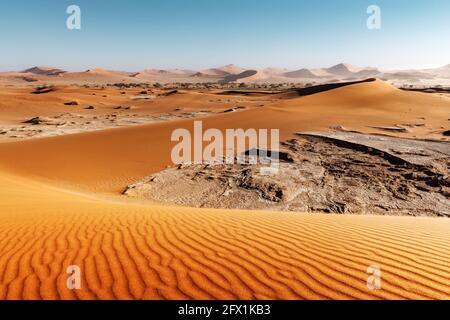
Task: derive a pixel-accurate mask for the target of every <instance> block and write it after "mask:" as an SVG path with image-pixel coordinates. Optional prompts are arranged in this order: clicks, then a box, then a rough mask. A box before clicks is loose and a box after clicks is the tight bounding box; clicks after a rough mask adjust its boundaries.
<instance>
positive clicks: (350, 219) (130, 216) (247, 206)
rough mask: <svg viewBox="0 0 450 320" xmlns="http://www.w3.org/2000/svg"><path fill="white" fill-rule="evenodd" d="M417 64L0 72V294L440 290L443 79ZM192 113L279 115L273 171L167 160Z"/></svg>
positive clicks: (257, 118) (214, 121)
mask: <svg viewBox="0 0 450 320" xmlns="http://www.w3.org/2000/svg"><path fill="white" fill-rule="evenodd" d="M447 69H449V68H447ZM447 69H445V70H447ZM445 70H444V69H442V70H441V71H440V72H441V73H439V75H440V77H441V78H445V79H447V80H448V79H449V78H450V77H449V76H448V75H447V74H444V71H445ZM325 72H328V75H326V74H325V75H324V73H325ZM333 72H334V74H332V73H333ZM416 73H417V72H411V73H410V74H409V75H408V76H407V77H406V80H405V76H404V74H401V76H402V77H401V81H404V83H403V84H402V85H401V86H400V85H398V83H396V81H397V80H395V79H392V77H395V73H393V72H391V73H384V74H381V73H380V72H379V71H378V70H374V69H368V70H361V69H357V70H355V69H352V68H351V67H350V66H348V65H343V64H342V65H338V66H335V67H333V68H329V69H328V70H326V71H324V70H322V71H321V73H319V72H317V71H309V70H298V71H287V70H274V69H270V70H269V69H267V70H264V71H253V70H243V69H241V68H238V67H236V66H231V65H230V66H225V67H222V68H214V69H209V70H206V71H205V70H203V71H196V72H188V71H184V70H172V71H163V70H159V71H155V70H150V71H146V72H142V73H138V74H131V73H124V72H114V71H108V70H102V69H92V70H89V71H86V72H78V73H66V72H63V71H61V70H59V69H52V68H32V69H29V70H26V71H24V72H14V73H3V74H0V299H288V300H290V299H293V300H294V299H449V298H450V249H449V248H450V209H449V207H450V203H449V202H450V201H449V197H450V180H449V179H450V178H449V171H450V170H449V164H450V145H449V143H450V137H449V130H450V93H449V92H450V90H446V89H445V86H444V87H442V86H436V85H435V84H432V85H430V83H429V82H430V81H431V80H430V79H433V76H432V74H431V73H430V74H429V77H426V79H425V80H424V82H423V85H421V86H417V85H415V86H405V85H406V84H408V83H417V81H419V80H418V79H417V77H418V75H417V74H416ZM422 73H423V72H422ZM427 74H428V73H427ZM449 75H450V73H449ZM303 78H305V79H306V80H304V81H303V80H302V79H303ZM289 79H290V80H289ZM413 80H414V81H413ZM288 81H290V82H288ZM398 81H400V80H398ZM396 84H397V85H396ZM198 120H201V121H202V123H203V126H204V127H205V128H217V129H219V130H226V129H227V128H242V129H249V128H256V129H279V130H280V140H281V146H282V148H281V152H282V153H283V155H285V156H284V157H283V159H282V161H281V167H280V176H278V178H277V177H273V178H270V177H268V178H260V177H258V176H257V173H255V172H254V171H255V170H253V169H252V167H251V166H246V165H240V166H233V165H230V166H208V165H206V166H203V165H183V166H177V165H174V164H173V163H172V162H171V150H172V148H173V146H174V143H173V142H172V141H171V133H172V132H173V131H174V130H176V129H177V128H187V129H189V130H191V129H192V128H193V123H194V121H198ZM71 265H77V266H79V267H80V270H81V287H80V288H79V289H77V290H71V289H69V288H68V287H67V279H68V274H67V268H68V267H69V266H71ZM371 266H377V267H379V269H380V270H381V284H382V286H381V288H378V289H375V290H374V289H373V288H372V289H370V288H369V287H368V285H367V280H368V277H370V274H369V273H368V268H370V267H371Z"/></svg>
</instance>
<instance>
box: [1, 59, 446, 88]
mask: <svg viewBox="0 0 450 320" xmlns="http://www.w3.org/2000/svg"><path fill="white" fill-rule="evenodd" d="M449 66H450V65H447V66H444V67H440V68H434V69H423V70H384V71H380V70H379V69H377V68H373V67H365V68H364V67H357V66H353V65H351V64H347V63H340V64H337V65H334V66H331V67H328V68H316V69H307V68H301V69H298V70H288V69H286V68H275V67H267V68H264V69H246V68H242V67H240V66H237V65H234V64H229V65H225V66H220V67H214V68H208V69H203V70H184V69H146V70H142V71H138V72H127V71H111V70H105V69H102V68H93V69H89V70H88V71H86V72H66V71H63V70H60V69H56V68H49V67H33V68H30V69H27V70H24V71H20V72H4V73H0V82H5V81H11V79H16V80H17V82H18V83H20V82H22V83H27V82H33V81H37V82H44V83H45V82H46V81H47V82H48V81H51V82H53V83H55V84H58V83H63V84H64V83H68V82H70V81H72V82H76V83H89V82H92V81H95V80H96V81H97V82H98V81H99V79H98V78H100V77H102V78H103V80H104V82H105V83H107V82H108V81H109V82H114V81H120V82H130V83H133V82H139V81H143V82H161V83H174V82H185V83H194V82H222V83H225V82H244V83H283V82H300V83H301V82H308V83H309V82H315V83H327V82H330V81H331V82H335V81H343V80H363V79H365V78H370V77H378V78H380V79H383V80H387V81H390V82H391V83H394V84H396V85H398V86H402V85H408V84H414V85H423V86H430V85H447V86H448V85H450V67H449ZM253 72H256V74H253ZM55 76H59V77H55ZM96 78H97V79H96Z"/></svg>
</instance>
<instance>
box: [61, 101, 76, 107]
mask: <svg viewBox="0 0 450 320" xmlns="http://www.w3.org/2000/svg"><path fill="white" fill-rule="evenodd" d="M64 105H66V106H78V105H79V103H78V101H75V100H74V101H69V102H65V103H64Z"/></svg>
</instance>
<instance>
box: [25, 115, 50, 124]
mask: <svg viewBox="0 0 450 320" xmlns="http://www.w3.org/2000/svg"><path fill="white" fill-rule="evenodd" d="M44 122H45V120H43V119H42V118H40V117H34V118H31V119H30V120H27V121H24V122H23V123H29V124H32V125H38V124H42V123H44Z"/></svg>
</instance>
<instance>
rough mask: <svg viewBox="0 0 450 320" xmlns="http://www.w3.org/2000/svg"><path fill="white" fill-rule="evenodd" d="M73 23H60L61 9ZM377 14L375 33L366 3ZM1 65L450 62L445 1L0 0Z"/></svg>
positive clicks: (254, 65)
mask: <svg viewBox="0 0 450 320" xmlns="http://www.w3.org/2000/svg"><path fill="white" fill-rule="evenodd" d="M71 4H76V5H79V6H80V7H81V10H82V29H81V30H80V31H69V30H68V29H67V28H66V19H67V17H68V15H67V14H66V8H67V6H68V5H71ZM371 4H376V5H378V6H380V7H381V10H382V29H381V30H379V31H373V30H372V31H371V30H368V29H367V27H366V19H367V17H368V15H367V14H366V9H367V7H368V6H369V5H371ZM0 35H1V37H0V70H2V71H5V70H18V69H23V68H26V67H30V66H34V65H45V66H55V67H60V68H64V69H68V70H83V69H86V68H90V67H104V68H110V69H116V70H130V71H135V70H140V69H143V68H153V67H154V68H192V69H201V68H204V67H211V66H218V65H224V64H228V63H235V64H238V65H241V66H244V67H252V68H259V67H266V66H278V67H288V68H300V67H322V66H329V65H333V64H335V63H338V62H348V63H352V64H355V65H360V66H377V67H382V68H410V67H411V68H413V67H414V68H416V67H433V66H440V65H445V64H449V63H450V1H449V0H414V1H412V0H319V1H311V0H308V1H303V0H277V1H274V0H145V1H144V0H140V1H139V0H71V1H66V0H33V1H31V0H14V1H0Z"/></svg>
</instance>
